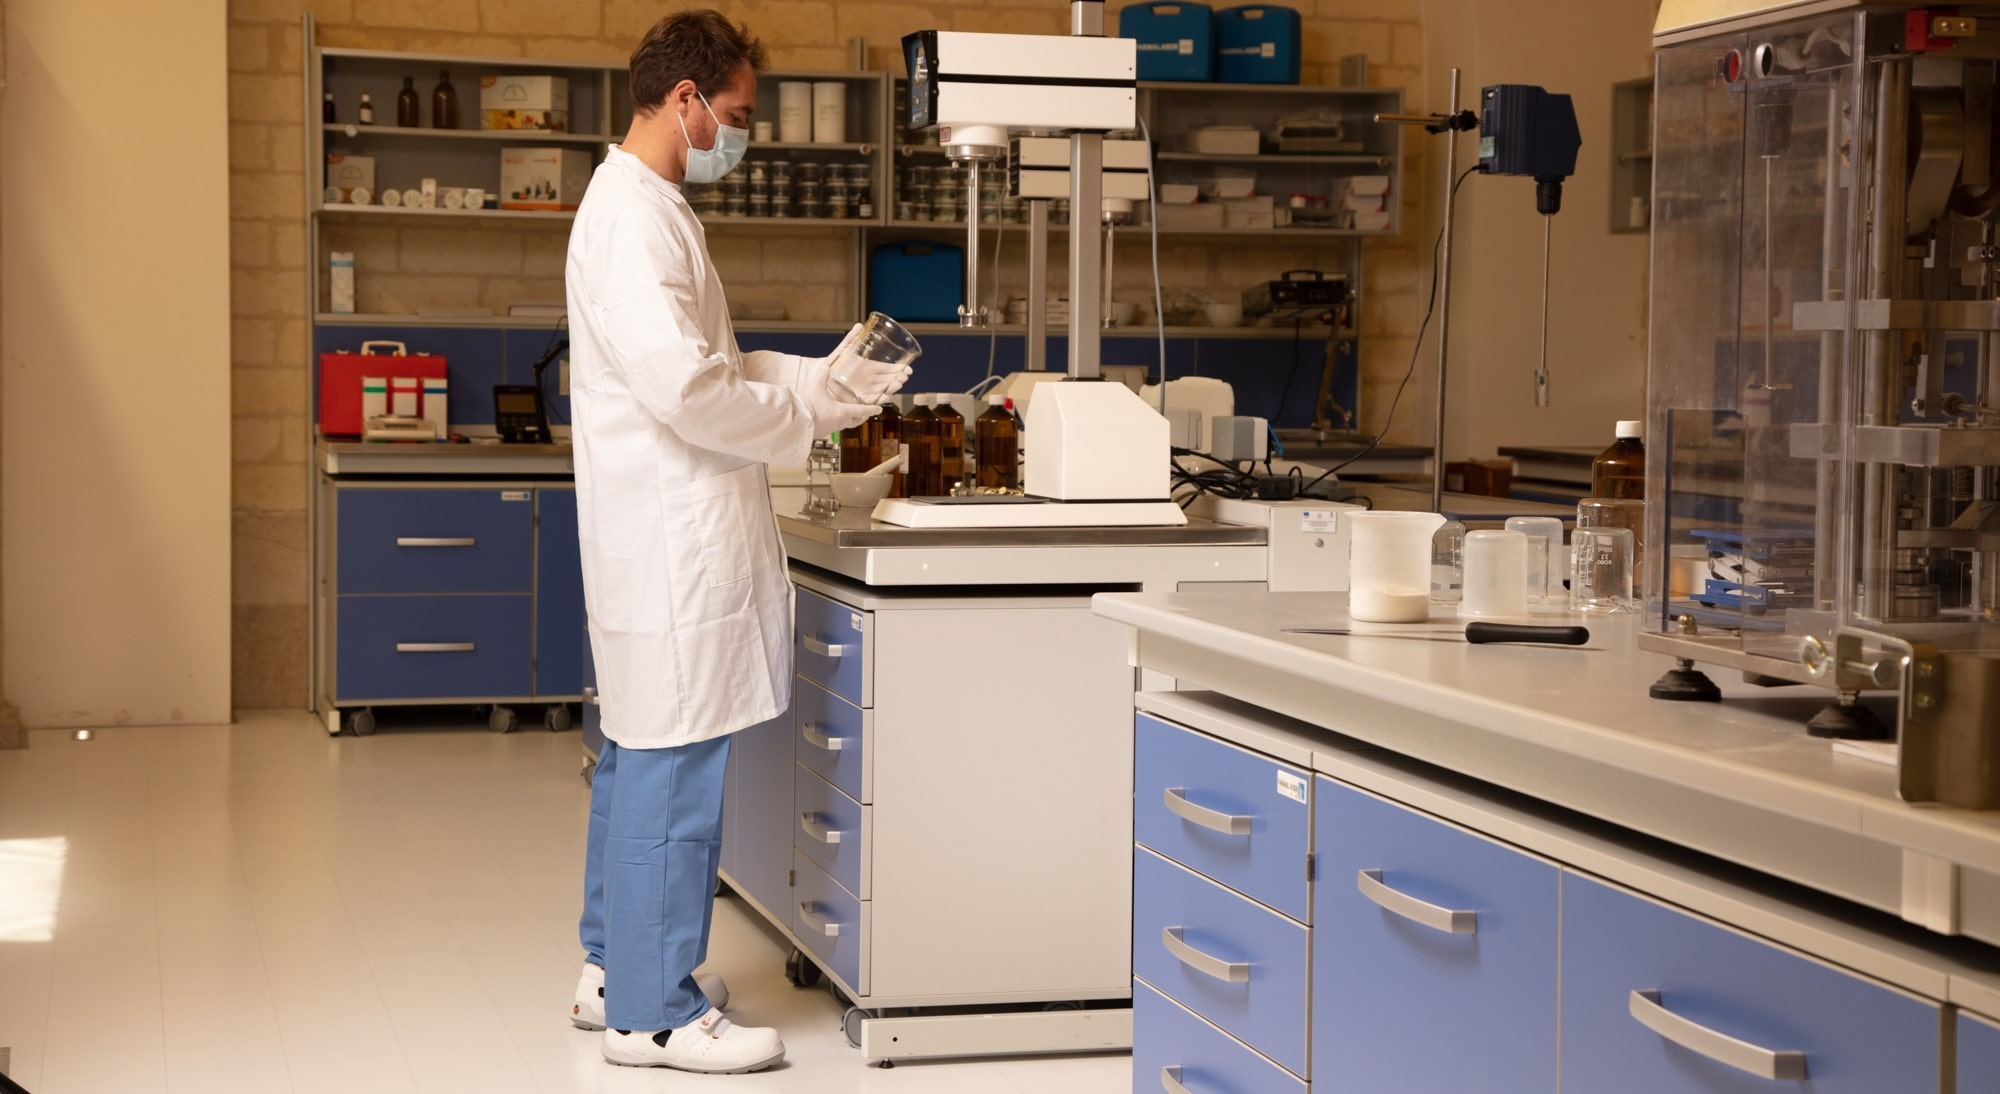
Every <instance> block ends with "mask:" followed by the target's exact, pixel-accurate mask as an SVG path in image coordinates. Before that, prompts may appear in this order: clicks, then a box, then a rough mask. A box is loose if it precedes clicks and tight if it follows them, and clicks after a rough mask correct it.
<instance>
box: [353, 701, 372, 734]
mask: <svg viewBox="0 0 2000 1094" xmlns="http://www.w3.org/2000/svg"><path fill="white" fill-rule="evenodd" d="M347 732H348V733H350V734H352V735H354V736H356V737H373V736H374V735H375V712H374V711H372V710H368V709H366V708H363V709H361V710H357V711H355V712H354V713H353V714H350V715H348V716H347Z"/></svg>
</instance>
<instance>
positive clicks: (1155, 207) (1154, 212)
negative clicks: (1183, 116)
mask: <svg viewBox="0 0 2000 1094" xmlns="http://www.w3.org/2000/svg"><path fill="white" fill-rule="evenodd" d="M1139 135H1140V136H1141V137H1144V138H1145V139H1146V200H1147V204H1148V205H1149V206H1151V208H1149V209H1147V210H1146V223H1147V224H1148V226H1150V227H1151V229H1152V232H1151V234H1152V237H1153V327H1154V329H1155V330H1156V331H1158V332H1159V336H1160V416H1161V417H1165V416H1166V413H1167V309H1166V293H1165V291H1164V290H1163V289H1162V288H1161V287H1160V189H1159V185H1158V183H1157V182H1155V181H1154V178H1153V131H1152V130H1151V129H1150V128H1148V127H1147V125H1146V116H1145V115H1144V114H1141V115H1139Z"/></svg>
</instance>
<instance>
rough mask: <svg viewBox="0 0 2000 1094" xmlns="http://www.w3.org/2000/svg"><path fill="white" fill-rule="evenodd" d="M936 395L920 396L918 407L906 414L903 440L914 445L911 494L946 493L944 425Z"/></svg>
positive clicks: (912, 451) (911, 450) (911, 465)
mask: <svg viewBox="0 0 2000 1094" xmlns="http://www.w3.org/2000/svg"><path fill="white" fill-rule="evenodd" d="M936 399H937V396H935V395H928V394H926V395H919V396H917V405H916V409H914V410H912V411H910V412H909V414H907V415H905V416H904V417H903V443H904V444H907V445H909V446H910V467H909V481H908V484H907V485H908V488H909V491H910V497H913V498H934V497H937V496H939V495H940V494H943V493H944V468H943V467H942V466H941V464H942V463H943V460H944V427H943V425H942V424H941V423H939V421H938V416H937V412H936V411H934V410H932V409H931V404H932V402H933V401H934V400H936Z"/></svg>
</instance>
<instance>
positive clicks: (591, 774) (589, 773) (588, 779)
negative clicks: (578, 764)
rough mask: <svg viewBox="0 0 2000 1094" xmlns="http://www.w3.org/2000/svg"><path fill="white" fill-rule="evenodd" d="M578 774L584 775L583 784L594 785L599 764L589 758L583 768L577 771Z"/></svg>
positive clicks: (584, 762)
mask: <svg viewBox="0 0 2000 1094" xmlns="http://www.w3.org/2000/svg"><path fill="white" fill-rule="evenodd" d="M577 774H579V775H582V776H583V785H585V786H591V785H594V784H595V783H596V782H597V765H596V764H594V763H591V762H590V761H589V760H585V761H583V770H581V771H579V772H577Z"/></svg>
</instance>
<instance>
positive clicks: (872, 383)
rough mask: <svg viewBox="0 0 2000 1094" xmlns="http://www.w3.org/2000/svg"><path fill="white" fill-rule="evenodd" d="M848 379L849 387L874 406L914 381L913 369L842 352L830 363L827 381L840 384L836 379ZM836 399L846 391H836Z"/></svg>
mask: <svg viewBox="0 0 2000 1094" xmlns="http://www.w3.org/2000/svg"><path fill="white" fill-rule="evenodd" d="M835 376H845V377H846V378H847V379H846V382H845V386H846V387H847V388H848V389H849V390H851V391H852V392H853V394H854V395H855V396H857V397H859V398H860V399H862V400H864V401H866V402H870V403H880V402H881V401H882V400H884V399H887V398H888V397H889V396H891V395H894V394H895V393H897V392H898V391H901V390H903V384H904V382H905V381H907V380H909V378H910V366H908V365H891V364H886V363H884V362H882V361H871V360H869V359H868V358H866V357H863V356H861V355H860V354H857V353H840V354H837V355H835V356H834V357H833V358H832V359H831V360H830V361H829V362H828V363H827V380H828V381H829V383H838V382H839V381H835V380H834V379H833V377H835ZM833 391H834V393H835V394H836V396H844V395H845V394H846V392H843V391H841V390H840V389H839V388H834V389H833Z"/></svg>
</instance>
